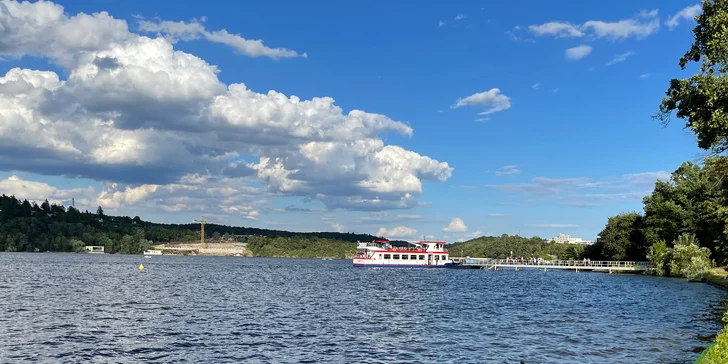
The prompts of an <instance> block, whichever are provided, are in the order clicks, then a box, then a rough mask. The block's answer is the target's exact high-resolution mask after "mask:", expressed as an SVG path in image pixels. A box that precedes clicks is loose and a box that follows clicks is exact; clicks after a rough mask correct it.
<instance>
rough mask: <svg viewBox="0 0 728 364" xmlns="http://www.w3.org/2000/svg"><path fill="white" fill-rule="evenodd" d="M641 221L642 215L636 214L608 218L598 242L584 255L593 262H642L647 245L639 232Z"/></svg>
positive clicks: (640, 231)
mask: <svg viewBox="0 0 728 364" xmlns="http://www.w3.org/2000/svg"><path fill="white" fill-rule="evenodd" d="M642 221H643V218H642V215H640V214H638V213H636V212H629V213H622V214H619V215H616V216H612V217H610V218H609V219H608V220H607V225H606V226H605V227H604V229H603V230H602V231H601V232H600V233H599V239H598V241H597V242H596V243H595V244H593V245H592V246H590V247H588V248H587V251H586V252H585V253H584V255H585V256H586V257H587V258H590V259H593V260H634V261H642V260H644V259H645V256H646V254H647V243H646V240H645V237H644V234H643V232H642V230H641V226H642Z"/></svg>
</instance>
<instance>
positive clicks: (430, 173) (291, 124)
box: [0, 1, 703, 241]
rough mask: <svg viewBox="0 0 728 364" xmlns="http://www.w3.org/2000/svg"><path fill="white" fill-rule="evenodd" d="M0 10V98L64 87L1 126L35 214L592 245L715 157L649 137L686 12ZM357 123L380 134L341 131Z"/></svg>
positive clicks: (556, 7)
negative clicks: (669, 180)
mask: <svg viewBox="0 0 728 364" xmlns="http://www.w3.org/2000/svg"><path fill="white" fill-rule="evenodd" d="M0 3H2V4H4V5H5V8H4V9H6V10H5V11H4V12H3V11H2V10H3V7H0V24H9V25H8V26H6V27H5V28H4V29H5V30H4V32H5V34H3V31H2V30H0V36H2V37H4V38H5V39H6V42H8V44H7V45H6V46H5V47H2V45H3V44H2V42H3V41H1V40H0V49H5V51H3V52H0V53H3V54H0V56H2V57H3V58H2V59H3V61H2V62H0V75H6V73H7V75H6V76H5V78H3V80H4V84H5V85H10V84H11V83H13V82H16V83H17V82H19V81H18V80H19V79H24V80H25V83H23V84H24V85H27V84H29V83H33V82H31V79H33V80H37V79H39V78H43V79H46V78H47V77H48V75H49V74H47V73H43V74H40V73H33V74H32V75H31V74H28V73H25V74H23V75H22V76H18V75H20V74H21V73H19V70H20V69H27V70H34V71H50V72H53V73H55V74H56V75H57V77H58V81H57V82H58V84H56V83H55V82H56V81H53V85H52V86H43V90H41V87H40V86H39V85H40V83H33V84H34V87H35V88H34V89H33V90H34V91H28V90H26V89H25V88H22V87H21V86H17V87H15V86H14V87H11V86H7V87H6V88H5V89H0V91H2V92H0V95H5V96H4V99H0V105H3V106H4V107H6V108H10V107H11V105H17V104H18V103H22V104H23V108H24V109H22V112H21V111H18V112H17V113H16V114H13V113H12V112H8V113H6V114H2V113H0V127H2V130H3V133H4V137H3V138H4V142H5V143H6V145H10V146H13V147H12V148H0V154H2V158H0V169H1V170H0V178H2V179H4V180H2V181H0V192H3V193H8V194H9V193H14V194H16V195H17V196H21V197H25V198H29V199H40V200H42V199H44V198H48V199H50V200H53V201H59V202H62V203H64V204H66V205H68V204H69V203H68V201H69V200H70V197H72V196H73V197H74V198H76V204H77V205H79V206H82V207H88V208H89V209H95V207H96V206H98V205H102V206H104V208H105V209H106V210H107V211H109V213H119V214H128V215H132V216H133V215H139V216H140V217H142V218H143V219H145V220H152V221H165V222H189V221H191V220H192V219H193V218H198V217H199V216H200V215H205V216H210V217H212V218H214V219H216V220H218V221H220V222H223V223H227V224H231V225H243V226H256V227H267V228H275V229H286V230H295V231H322V230H325V231H332V230H340V231H352V232H359V233H372V234H375V233H381V234H383V235H386V236H388V237H391V238H405V239H417V238H421V237H423V236H430V237H434V238H437V239H445V240H447V241H462V240H465V239H468V238H472V237H474V236H480V235H484V234H496V235H497V234H502V233H508V234H516V233H520V234H521V235H525V236H534V235H537V236H541V237H552V236H554V235H556V234H558V233H568V234H571V235H572V236H578V237H582V238H585V239H594V238H596V235H597V234H598V232H599V231H600V230H601V229H602V228H603V226H604V224H605V223H606V219H607V218H608V217H609V216H611V215H614V214H616V213H619V212H623V211H631V210H636V211H639V210H641V197H642V196H643V195H644V194H646V193H649V191H650V190H651V189H652V186H653V184H654V182H655V180H656V179H657V178H665V177H666V176H668V174H669V172H671V171H673V170H674V169H676V168H677V167H678V166H679V164H680V163H681V162H683V161H686V160H696V159H698V158H699V156H700V155H702V154H703V152H702V151H700V150H699V149H697V148H696V147H695V142H694V138H693V136H692V135H690V134H689V133H688V132H686V131H685V130H684V129H683V128H682V126H683V123H682V122H681V121H680V120H675V121H674V123H673V124H671V125H670V126H669V127H668V128H663V127H661V125H660V124H659V123H658V122H657V121H655V120H653V119H652V118H651V117H650V116H651V115H652V114H654V113H655V112H656V111H657V108H658V105H659V102H660V100H661V98H662V96H663V95H664V91H665V90H666V89H667V87H668V82H669V80H670V79H671V78H673V77H684V76H685V75H688V74H689V71H680V69H679V67H678V59H679V57H680V56H681V55H682V54H683V53H684V52H685V51H686V50H687V49H688V47H689V46H690V44H691V42H692V33H691V30H692V27H693V26H694V21H693V20H692V18H691V15H694V13H695V10H696V8H691V7H693V6H694V5H696V3H697V2H696V1H672V2H668V3H665V2H658V1H644V2H640V3H639V4H636V3H634V2H612V3H597V2H588V3H585V2H582V1H579V2H577V1H562V2H558V3H548V4H547V3H545V2H539V1H529V2H526V3H523V5H522V6H519V7H514V6H512V5H506V4H505V3H485V2H473V1H466V2H458V3H447V4H446V3H435V2H432V3H422V4H420V5H419V6H413V5H412V4H411V3H407V2H382V1H371V2H358V3H352V2H334V1H328V2H324V1H321V2H314V3H311V2H263V3H255V4H253V3H249V4H241V3H239V2H209V3H204V4H202V3H194V2H188V3H179V4H178V5H175V6H173V7H170V6H169V4H168V3H167V2H162V1H124V2H111V1H67V2H58V3H55V4H54V3H46V4H38V3H36V4H33V5H32V6H31V5H29V4H26V6H19V5H18V4H13V3H12V2H8V1H2V2H0ZM40 5H43V6H42V7H41V6H40ZM60 6H62V9H61V10H60V12H59V10H58V9H60ZM681 11H682V12H681ZM99 12H107V13H108V14H98V13H99ZM81 13H83V14H81ZM84 14H87V15H84ZM678 14H683V15H684V16H678V17H677V18H674V16H675V15H678ZM41 15H44V16H45V17H44V18H43V19H49V20H48V21H47V23H44V24H40V23H32V22H31V21H29V20H28V19H40V18H39V17H40V16H41ZM112 17H113V21H112V20H109V19H111V18H112ZM3 20H5V22H4V23H3ZM124 25H126V27H127V28H124ZM23 26H25V28H23ZM33 27H35V28H33ZM36 28H37V29H36ZM28 29H30V30H28ZM223 29H224V30H225V32H224V33H223V32H221V31H222V30H223ZM34 31H37V33H33V32H34ZM24 32H25V33H24ZM28 32H30V33H28ZM38 34H41V35H38ZM90 34H92V35H94V36H91V35H90ZM139 36H144V37H148V38H143V39H142V40H141V41H140V40H139V39H138V38H139ZM155 39H156V40H157V41H156V42H154V40H155ZM246 40H247V41H246ZM251 40H253V41H255V40H259V41H261V42H262V43H257V44H255V43H254V42H253V43H251V42H249V41H251ZM11 43H12V44H11ZM166 46H170V47H173V49H174V51H177V52H183V53H179V54H174V53H171V52H167V53H165V51H164V50H165V49H166V48H165V47H166ZM142 55H143V56H142ZM187 55H189V56H190V57H194V59H193V61H190V60H189V59H191V58H186V57H187ZM304 55H305V56H304ZM104 57H105V59H111V61H110V62H111V63H109V64H108V65H109V66H108V69H109V73H108V75H106V74H104V73H103V72H106V71H105V70H104V69H103V68H104V67H106V66H104V67H102V66H101V63H99V62H97V61H95V60H99V59H102V58H104ZM165 57H166V58H165ZM167 59H170V60H173V61H170V62H166V60H167ZM195 60H199V62H201V63H200V64H198V63H196V62H198V61H195ZM157 62H158V63H157ZM190 65H192V66H190ZM212 66H214V67H216V69H215V70H212V69H211V68H208V67H212ZM195 67H199V68H195ZM16 68H17V69H18V73H12V74H11V73H9V72H11V70H13V69H16ZM89 70H91V71H89ZM147 71H149V72H150V73H144V72H147ZM89 72H90V73H89ZM160 75H164V76H160ZM156 77H162V78H156ZM51 78H52V77H51ZM215 78H216V79H215ZM169 80H174V81H175V82H177V83H174V82H172V83H170V84H167V83H166V82H167V81H169ZM11 81H12V82H11ZM13 84H14V85H15V83H13ZM231 84H244V85H245V92H243V91H240V90H241V87H242V86H241V85H240V86H241V87H239V88H237V91H236V92H233V91H231V90H232V88H230V89H226V87H227V86H229V85H231ZM18 85H19V83H18ZM170 85H172V86H170ZM23 87H25V86H23ZM271 90H274V92H275V93H280V94H275V93H274V94H271V93H269V91H271ZM36 91H37V92H36ZM41 91H43V92H41ZM3 92H4V93H3ZM281 94H282V95H281ZM28 95H32V97H34V98H37V99H33V100H36V101H33V102H29V101H27V100H30V96H28ZM293 95H295V96H296V97H298V98H299V99H300V101H301V102H303V101H305V100H311V99H314V98H320V97H330V98H332V99H333V100H334V105H330V104H328V105H327V106H322V104H317V106H312V105H311V104H306V105H307V106H301V105H302V104H301V103H295V102H294V103H291V102H289V101H290V99H287V98H290V97H291V96H293ZM18 100H22V102H21V101H18ZM215 100H217V101H215ZM251 100H252V101H251ZM254 100H257V103H254V102H253V101H254ZM223 101H225V102H227V101H229V103H223ZM233 101H234V102H233ZM215 102H219V103H220V104H215ZM281 103H282V104H281ZM283 104H286V105H287V106H285V107H284V106H280V105H283ZM324 104H325V102H324ZM68 105H76V106H75V107H73V108H71V107H65V108H64V107H63V106H68ZM271 105H277V106H276V107H280V108H279V109H276V108H275V107H273V106H271ZM218 106H219V107H218ZM337 107H338V108H340V109H341V110H339V109H337ZM71 109H72V110H71ZM19 110H20V109H19ZM276 110H277V111H276ZM282 110H285V111H282ZM292 110H295V111H292ZM312 110H317V111H316V112H314V111H312ZM351 110H361V111H363V112H366V113H369V114H366V115H367V116H366V118H369V119H367V120H373V121H371V123H369V122H364V123H363V124H361V125H359V124H357V125H359V126H357V127H356V128H354V126H352V127H351V128H354V129H351V128H350V127H349V126H350V125H354V124H349V122H351V119H350V118H349V119H347V117H346V115H347V114H349V113H350V111H351ZM291 113H294V114H295V113H298V114H295V115H294V114H291ZM30 114H32V115H34V117H33V118H32V119H33V122H31V121H28V120H30V119H24V120H26V121H25V122H19V121H18V120H21V119H20V118H21V117H26V116H27V115H30ZM250 115H255V117H252V116H250ZM349 115H350V114H349ZM101 120H103V121H104V123H106V124H100V123H101ZM357 120H359V119H357ZM39 133H40V134H44V135H47V138H41V137H38V136H37V135H39ZM23 135H24V136H25V137H23ZM29 135H33V136H34V137H32V138H29V137H28V136H29ZM119 140H123V143H122V142H119ZM112 141H114V142H112ZM364 141H366V143H365V142H364ZM378 143H380V144H378ZM182 146H184V147H182ZM395 146H396V147H395ZM324 150H328V151H329V152H326V153H325V152H324ZM225 153H227V154H225ZM322 153H323V154H322ZM220 155H223V156H222V157H220ZM215 156H217V158H215ZM261 158H269V162H268V163H267V164H266V163H263V162H262V160H261ZM276 158H280V160H281V163H282V164H281V165H280V166H279V167H280V168H279V167H275V166H274V162H275V161H276ZM229 163H232V164H233V165H238V166H239V168H238V169H237V171H238V172H236V173H234V176H233V174H230V173H233V172H225V171H230V170H232V167H230V166H231V164H229ZM226 164H227V166H225V165H226ZM225 168H228V169H225ZM64 175H65V176H64ZM12 176H14V177H12ZM79 176H80V177H79ZM193 176H195V177H194V178H193ZM231 176H232V177H231Z"/></svg>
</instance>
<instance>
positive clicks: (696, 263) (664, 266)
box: [649, 233, 713, 279]
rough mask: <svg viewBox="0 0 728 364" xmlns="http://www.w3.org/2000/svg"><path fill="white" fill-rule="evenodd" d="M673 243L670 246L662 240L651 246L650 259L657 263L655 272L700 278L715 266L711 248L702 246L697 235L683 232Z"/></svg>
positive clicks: (661, 274)
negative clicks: (711, 258) (711, 256)
mask: <svg viewBox="0 0 728 364" xmlns="http://www.w3.org/2000/svg"><path fill="white" fill-rule="evenodd" d="M672 245H673V247H671V248H670V247H668V246H667V244H666V243H665V242H664V241H663V240H660V241H658V242H656V243H654V244H652V246H651V247H650V255H649V260H650V262H651V263H652V264H654V265H655V274H657V275H659V276H663V275H669V276H671V277H685V278H688V279H698V278H702V277H703V276H704V274H705V273H706V272H709V270H710V269H711V268H712V267H713V262H712V261H711V260H710V250H709V249H708V248H705V247H703V248H701V247H700V244H699V242H698V240H697V239H696V238H695V235H693V234H688V233H685V234H681V235H680V236H678V238H677V239H676V240H675V241H674V242H673V244H672Z"/></svg>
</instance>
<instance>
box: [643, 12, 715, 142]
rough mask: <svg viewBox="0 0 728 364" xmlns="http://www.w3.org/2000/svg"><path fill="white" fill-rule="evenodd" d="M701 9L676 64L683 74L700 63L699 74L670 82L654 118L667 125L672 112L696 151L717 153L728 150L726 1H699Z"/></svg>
mask: <svg viewBox="0 0 728 364" xmlns="http://www.w3.org/2000/svg"><path fill="white" fill-rule="evenodd" d="M702 8H703V12H702V13H701V14H700V15H698V16H697V17H695V21H696V22H697V25H696V26H695V28H694V29H693V35H694V38H695V39H694V42H693V44H692V46H691V47H690V49H689V50H688V51H687V52H686V53H685V55H683V56H682V57H681V58H680V62H679V65H680V68H681V69H683V70H684V69H685V68H686V67H687V65H688V62H696V63H697V62H701V61H702V64H701V66H700V72H699V73H697V74H695V75H693V76H691V77H689V78H686V79H672V80H670V87H669V88H668V90H667V91H666V92H665V94H666V97H665V98H664V99H663V100H662V103H661V104H660V112H659V113H658V114H657V115H656V116H657V117H658V118H660V119H661V120H662V121H663V123H665V124H667V123H668V122H669V120H670V115H671V114H672V112H673V111H676V112H677V113H676V115H677V117H678V118H681V119H686V128H688V129H690V130H691V131H692V132H693V133H695V135H696V136H697V141H698V146H699V147H700V148H703V149H709V150H712V151H713V152H716V153H721V152H724V151H726V150H728V75H727V74H726V73H727V72H728V1H726V0H703V4H702Z"/></svg>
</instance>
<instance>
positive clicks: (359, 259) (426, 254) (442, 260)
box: [353, 239, 452, 268]
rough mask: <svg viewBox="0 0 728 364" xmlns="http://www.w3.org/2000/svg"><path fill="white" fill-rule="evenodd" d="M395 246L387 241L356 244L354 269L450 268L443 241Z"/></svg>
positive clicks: (450, 263)
mask: <svg viewBox="0 0 728 364" xmlns="http://www.w3.org/2000/svg"><path fill="white" fill-rule="evenodd" d="M407 244H408V246H395V245H394V244H393V243H392V242H391V241H389V240H387V239H381V240H375V241H373V242H364V243H362V242H357V246H356V249H357V252H356V255H355V256H354V258H353V263H354V266H355V267H370V268H450V267H452V261H451V260H450V259H449V253H448V251H447V249H445V244H447V243H445V242H443V241H419V242H408V243H407Z"/></svg>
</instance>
